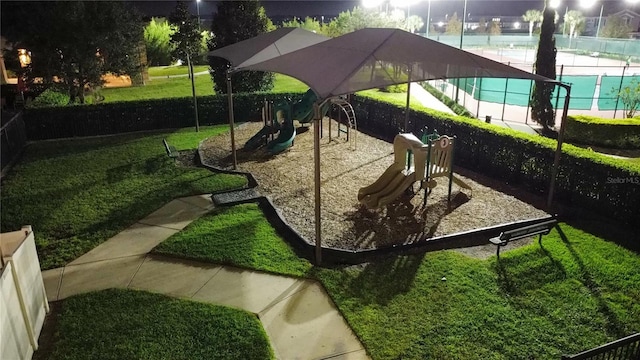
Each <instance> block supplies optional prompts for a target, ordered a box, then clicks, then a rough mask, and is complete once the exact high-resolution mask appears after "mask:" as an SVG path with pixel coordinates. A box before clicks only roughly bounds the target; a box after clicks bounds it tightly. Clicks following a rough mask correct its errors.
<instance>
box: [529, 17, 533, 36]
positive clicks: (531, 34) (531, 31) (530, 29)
mask: <svg viewBox="0 0 640 360" xmlns="http://www.w3.org/2000/svg"><path fill="white" fill-rule="evenodd" d="M532 36H533V21H529V37H532Z"/></svg>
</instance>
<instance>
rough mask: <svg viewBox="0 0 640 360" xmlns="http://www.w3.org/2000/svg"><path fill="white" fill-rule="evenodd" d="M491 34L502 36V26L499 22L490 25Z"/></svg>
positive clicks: (492, 22)
mask: <svg viewBox="0 0 640 360" xmlns="http://www.w3.org/2000/svg"><path fill="white" fill-rule="evenodd" d="M489 34H490V35H500V34H502V29H501V28H500V24H499V23H498V22H497V21H493V20H492V21H491V23H490V24H489Z"/></svg>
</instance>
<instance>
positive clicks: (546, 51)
mask: <svg viewBox="0 0 640 360" xmlns="http://www.w3.org/2000/svg"><path fill="white" fill-rule="evenodd" d="M554 18H555V10H553V9H552V8H551V7H550V6H549V4H548V0H547V1H546V2H545V8H544V10H543V12H542V29H541V31H540V42H539V44H538V53H537V54H536V64H535V68H536V74H538V75H542V76H545V77H547V78H549V79H555V78H556V52H557V50H556V40H555V37H554V36H553V32H554V31H555V27H556V25H555V22H554V20H555V19H554ZM554 87H555V85H553V84H549V83H545V82H541V81H536V83H535V85H534V87H533V96H532V99H531V117H532V118H533V120H535V121H536V122H538V123H539V124H540V125H542V126H543V128H544V129H545V130H548V129H549V128H550V127H552V126H553V125H555V116H554V111H553V105H552V104H551V95H552V93H553V88H554Z"/></svg>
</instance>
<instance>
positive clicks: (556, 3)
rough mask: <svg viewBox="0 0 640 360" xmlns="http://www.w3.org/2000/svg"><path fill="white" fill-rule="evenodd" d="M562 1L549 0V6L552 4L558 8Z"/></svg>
mask: <svg viewBox="0 0 640 360" xmlns="http://www.w3.org/2000/svg"><path fill="white" fill-rule="evenodd" d="M560 3H561V1H560V0H551V1H549V6H551V7H552V8H554V9H557V8H558V7H559V6H560Z"/></svg>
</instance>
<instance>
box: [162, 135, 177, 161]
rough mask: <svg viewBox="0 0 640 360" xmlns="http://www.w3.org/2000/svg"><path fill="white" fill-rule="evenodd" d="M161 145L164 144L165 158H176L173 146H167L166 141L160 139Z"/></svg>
mask: <svg viewBox="0 0 640 360" xmlns="http://www.w3.org/2000/svg"><path fill="white" fill-rule="evenodd" d="M162 144H164V150H165V151H166V152H167V156H168V157H170V158H172V159H173V158H176V157H178V150H177V149H176V147H175V146H172V145H169V143H168V142H167V139H162Z"/></svg>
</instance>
